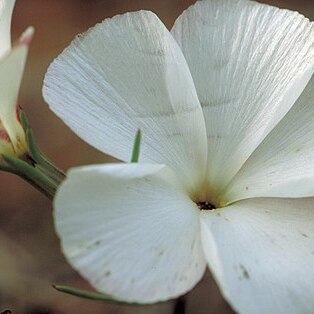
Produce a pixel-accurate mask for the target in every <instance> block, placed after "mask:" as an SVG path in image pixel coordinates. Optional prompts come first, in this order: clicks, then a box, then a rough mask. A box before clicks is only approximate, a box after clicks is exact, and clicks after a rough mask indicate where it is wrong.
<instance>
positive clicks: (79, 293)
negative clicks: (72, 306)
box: [52, 285, 136, 304]
mask: <svg viewBox="0 0 314 314" xmlns="http://www.w3.org/2000/svg"><path fill="white" fill-rule="evenodd" d="M52 287H53V288H55V289H56V290H58V291H60V292H63V293H67V294H71V295H74V296H76V297H80V298H84V299H90V300H95V301H107V302H113V303H120V304H136V303H131V302H124V301H121V300H117V299H115V298H113V297H112V296H110V295H108V294H102V293H98V292H91V291H86V290H81V289H76V288H73V287H69V286H61V285H53V286H52Z"/></svg>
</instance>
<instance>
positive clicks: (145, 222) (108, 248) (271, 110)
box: [44, 0, 314, 314]
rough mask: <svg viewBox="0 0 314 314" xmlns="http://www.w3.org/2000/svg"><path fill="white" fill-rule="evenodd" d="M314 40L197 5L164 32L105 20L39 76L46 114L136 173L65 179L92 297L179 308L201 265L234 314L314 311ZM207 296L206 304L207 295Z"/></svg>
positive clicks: (61, 209)
mask: <svg viewBox="0 0 314 314" xmlns="http://www.w3.org/2000/svg"><path fill="white" fill-rule="evenodd" d="M313 66H314V26H313V24H312V23H310V22H309V21H308V19H306V18H304V17H303V16H301V15H300V14H298V13H296V12H291V11H288V10H281V9H278V8H274V7H271V6H268V5H264V4H259V3H256V2H250V1H246V0H204V1H200V2H197V3H196V4H195V5H193V6H191V7H190V8H189V9H188V10H186V11H185V12H184V13H183V14H182V15H181V16H180V17H179V18H178V20H177V21H176V23H175V25H174V27H173V28H172V30H171V32H169V31H168V30H167V29H166V28H165V26H164V25H163V24H162V23H161V21H160V20H159V19H158V17H157V16H156V15H154V14H153V13H151V12H147V11H140V12H133V13H127V14H124V15H120V16H116V17H114V18H112V19H107V20H105V21H103V22H102V23H100V24H98V25H96V26H95V27H94V28H92V29H90V30H89V31H88V32H87V33H85V34H83V35H81V36H79V37H77V38H76V39H75V40H74V41H73V42H72V44H71V45H70V46H69V48H67V49H66V50H65V51H64V52H63V53H62V54H61V55H60V56H59V57H58V58H57V59H56V60H55V61H54V62H53V63H52V65H51V66H50V67H49V70H48V72H47V75H46V78H45V82H44V96H45V99H46V100H47V102H48V103H49V104H50V107H51V109H52V110H53V111H54V112H55V113H56V114H57V115H59V116H60V117H61V118H62V119H63V120H64V121H65V123H67V124H68V125H69V126H70V127H71V128H72V129H73V130H74V131H75V132H76V133H77V134H78V135H79V136H81V137H82V138H83V139H85V140H86V141H87V142H88V143H90V144H91V145H93V146H94V147H96V148H98V149H100V150H101V151H103V152H106V153H108V154H110V155H113V156H115V157H116V158H118V159H120V160H123V161H126V162H127V161H128V160H129V158H130V152H131V149H132V144H133V139H134V135H135V133H136V130H137V129H138V128H140V129H141V130H142V134H143V142H142V146H141V156H140V163H138V164H129V163H126V164H109V165H108V164H107V165H95V166H87V167H81V168H76V169H72V170H71V171H70V172H69V174H68V178H67V179H66V180H65V182H64V183H63V184H62V185H61V187H60V189H59V191H58V193H57V195H56V199H55V212H54V215H55V225H56V229H57V232H58V234H59V236H60V238H61V243H62V248H63V252H64V254H65V256H66V257H67V259H68V260H69V262H70V263H71V264H72V265H73V267H75V268H76V269H77V270H78V271H79V272H80V273H81V274H82V276H84V277H85V278H86V279H88V280H89V281H90V282H91V283H92V284H93V286H94V287H96V288H97V289H98V290H100V291H102V292H105V293H108V294H111V295H113V296H115V297H117V298H119V299H123V300H127V301H137V302H143V303H151V302H157V301H162V300H167V299H169V298H174V297H177V296H179V295H181V294H184V293H185V292H187V291H188V290H190V289H191V288H192V287H193V286H194V285H195V284H196V283H197V282H198V281H199V279H200V278H201V277H202V276H203V274H204V271H205V268H206V264H208V266H209V268H210V270H211V271H212V272H213V274H214V276H215V278H216V280H217V282H218V284H219V287H220V289H221V291H222V293H223V295H224V296H225V298H226V299H227V300H228V301H229V302H230V304H231V305H232V306H233V308H234V309H235V310H236V311H238V312H240V313H263V314H264V313H276V314H278V313H285V314H287V313H312V311H313V308H314V298H313V295H314V199H313V198H311V197H313V196H314V106H313V96H314V94H313V93H314V80H313V79H312V80H311V76H312V73H313V69H314V67H313ZM209 297H210V296H209Z"/></svg>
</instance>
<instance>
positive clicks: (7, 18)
mask: <svg viewBox="0 0 314 314" xmlns="http://www.w3.org/2000/svg"><path fill="white" fill-rule="evenodd" d="M14 4H15V0H2V1H1V2H0V38H1V40H0V59H1V57H2V56H3V55H4V54H6V53H7V52H9V51H10V49H11V19H12V12H13V8H14Z"/></svg>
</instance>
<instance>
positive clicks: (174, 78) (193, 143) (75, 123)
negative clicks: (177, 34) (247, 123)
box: [43, 11, 207, 185]
mask: <svg viewBox="0 0 314 314" xmlns="http://www.w3.org/2000/svg"><path fill="white" fill-rule="evenodd" d="M43 93H44V97H45V99H46V101H47V102H48V103H49V104H50V107H51V109H52V110H53V111H54V112H55V113H56V114H57V115H58V116H60V117H61V118H62V119H63V120H64V122H65V123H66V124H68V125H69V126H70V127H71V128H72V129H73V131H74V132H76V133H77V134H78V135H79V136H81V137H82V138H83V139H84V140H86V141H87V142H88V143H90V144H91V145H93V146H95V147H96V148H98V149H100V150H101V151H103V152H105V153H107V154H110V155H112V156H114V157H116V158H118V159H120V160H123V161H129V160H130V158H131V152H132V146H133V141H134V137H135V134H136V132H137V129H139V128H140V129H141V130H142V134H143V140H142V145H141V155H140V161H141V162H156V163H165V164H167V165H170V166H171V167H172V168H173V169H175V170H176V171H177V172H178V173H179V174H180V175H182V176H183V177H184V178H185V181H186V182H188V184H190V185H193V184H194V183H195V181H196V180H198V179H196V178H198V177H199V176H200V175H204V171H205V167H206V151H207V147H206V130H205V122H204V118H203V113H202V110H201V106H200V103H199V101H198V98H197V95H196V91H195V87H194V83H193V80H192V77H191V74H190V72H189V69H188V66H187V64H186V61H185V59H184V57H183V55H182V52H181V51H180V49H179V47H178V45H177V43H176V42H175V40H174V39H173V38H172V36H171V34H170V33H169V31H168V30H167V29H166V28H165V26H164V25H163V24H162V23H161V21H160V20H159V19H158V17H157V16H156V15H154V14H153V13H152V12H147V11H140V12H134V13H127V14H124V15H119V16H116V17H114V18H112V19H107V20H105V21H103V22H102V23H100V24H98V25H96V26H95V27H94V28H92V29H90V30H89V31H88V32H87V33H85V34H84V35H82V36H79V37H78V38H76V39H75V40H74V41H73V42H72V44H71V45H70V47H69V48H67V49H66V50H65V51H64V52H63V53H62V54H61V55H60V56H59V57H58V58H57V59H56V60H55V61H54V62H53V63H52V65H51V66H50V67H49V69H48V72H47V74H46V78H45V82H44V88H43Z"/></svg>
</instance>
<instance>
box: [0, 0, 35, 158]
mask: <svg viewBox="0 0 314 314" xmlns="http://www.w3.org/2000/svg"><path fill="white" fill-rule="evenodd" d="M14 3H15V0H0V37H1V39H0V93H1V95H0V154H4V155H9V156H17V157H19V156H22V155H23V154H24V153H26V151H27V146H26V139H25V132H24V130H23V127H22V125H21V123H20V121H19V116H18V114H19V112H18V111H19V108H18V106H17V96H18V92H19V88H20V84H21V79H22V75H23V72H24V66H25V61H26V57H27V52H28V47H29V44H30V41H31V39H32V36H33V28H32V27H29V28H27V29H26V31H25V32H24V33H23V34H22V35H21V37H20V38H19V40H18V41H17V43H16V44H15V45H14V46H13V48H11V38H10V37H11V17H12V11H13V7H14Z"/></svg>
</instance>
